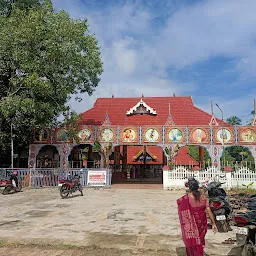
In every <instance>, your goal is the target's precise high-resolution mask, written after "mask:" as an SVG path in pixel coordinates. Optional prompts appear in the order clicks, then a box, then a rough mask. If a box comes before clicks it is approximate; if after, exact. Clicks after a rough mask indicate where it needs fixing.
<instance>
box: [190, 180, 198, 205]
mask: <svg viewBox="0 0 256 256" xmlns="http://www.w3.org/2000/svg"><path fill="white" fill-rule="evenodd" d="M188 187H189V189H190V191H191V192H192V194H193V196H194V198H195V200H196V201H200V195H201V193H200V191H199V190H198V189H199V183H198V181H197V180H196V179H194V178H192V179H189V180H188Z"/></svg>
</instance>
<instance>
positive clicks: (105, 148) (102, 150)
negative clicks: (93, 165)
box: [93, 141, 112, 168]
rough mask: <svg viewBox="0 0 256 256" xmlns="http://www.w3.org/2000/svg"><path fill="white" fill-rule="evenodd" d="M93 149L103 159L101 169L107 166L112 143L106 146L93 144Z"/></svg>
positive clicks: (96, 142)
mask: <svg viewBox="0 0 256 256" xmlns="http://www.w3.org/2000/svg"><path fill="white" fill-rule="evenodd" d="M93 149H94V150H96V151H98V152H99V153H100V154H101V157H103V166H102V167H103V168H106V167H107V166H108V162H109V154H110V152H111V150H112V143H109V144H108V145H106V146H103V145H101V144H100V143H99V142H98V141H95V142H94V145H93Z"/></svg>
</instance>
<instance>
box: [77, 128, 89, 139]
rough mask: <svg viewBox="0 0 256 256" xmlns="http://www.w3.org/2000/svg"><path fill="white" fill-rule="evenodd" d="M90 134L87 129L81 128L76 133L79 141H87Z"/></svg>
mask: <svg viewBox="0 0 256 256" xmlns="http://www.w3.org/2000/svg"><path fill="white" fill-rule="evenodd" d="M91 136H92V133H91V131H90V130H89V129H83V130H81V131H80V132H79V133H78V137H79V139H80V141H88V140H89V139H90V138H91Z"/></svg>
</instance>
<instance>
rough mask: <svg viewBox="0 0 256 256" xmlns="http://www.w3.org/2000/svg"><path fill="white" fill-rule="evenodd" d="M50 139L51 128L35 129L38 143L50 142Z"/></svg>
mask: <svg viewBox="0 0 256 256" xmlns="http://www.w3.org/2000/svg"><path fill="white" fill-rule="evenodd" d="M49 140H50V130H49V129H36V130H35V131H34V141H35V142H38V143H42V144H43V143H48V141H49Z"/></svg>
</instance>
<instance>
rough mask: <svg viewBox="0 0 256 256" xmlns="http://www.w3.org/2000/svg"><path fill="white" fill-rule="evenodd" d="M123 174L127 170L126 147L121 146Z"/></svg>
mask: <svg viewBox="0 0 256 256" xmlns="http://www.w3.org/2000/svg"><path fill="white" fill-rule="evenodd" d="M122 164H123V172H125V171H126V170H127V145H123V163H122Z"/></svg>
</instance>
